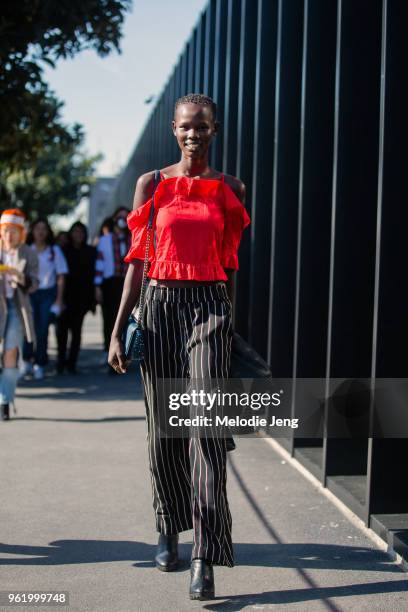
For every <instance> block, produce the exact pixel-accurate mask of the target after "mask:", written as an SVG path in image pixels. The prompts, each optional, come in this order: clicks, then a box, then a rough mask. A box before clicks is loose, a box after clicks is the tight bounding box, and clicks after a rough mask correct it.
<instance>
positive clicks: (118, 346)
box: [108, 334, 129, 374]
mask: <svg viewBox="0 0 408 612" xmlns="http://www.w3.org/2000/svg"><path fill="white" fill-rule="evenodd" d="M108 363H109V365H110V366H111V367H112V368H113V369H114V370H115V372H117V373H118V374H125V373H126V370H127V367H128V365H129V362H128V361H126V359H125V353H124V350H123V342H122V340H121V339H120V338H119V337H118V336H114V335H113V334H112V336H111V341H110V345H109V355H108Z"/></svg>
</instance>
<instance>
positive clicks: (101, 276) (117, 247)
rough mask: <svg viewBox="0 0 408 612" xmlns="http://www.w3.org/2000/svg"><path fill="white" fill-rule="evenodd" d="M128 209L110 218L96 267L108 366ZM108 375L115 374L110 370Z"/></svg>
mask: <svg viewBox="0 0 408 612" xmlns="http://www.w3.org/2000/svg"><path fill="white" fill-rule="evenodd" d="M128 214H129V209H128V208H125V207H123V206H120V207H119V208H117V209H116V210H115V212H114V213H113V215H112V223H113V228H112V232H109V233H105V234H104V235H103V236H101V237H100V239H99V242H98V246H97V260H96V265H95V300H96V302H97V303H98V304H100V305H101V308H102V318H103V342H104V355H103V360H102V363H103V364H105V365H107V361H108V352H109V343H110V338H111V335H112V330H113V326H114V324H115V317H116V313H117V312H118V308H119V304H120V300H121V296H122V291H123V284H124V282H125V275H126V272H127V264H126V262H125V261H124V257H125V255H126V253H127V252H128V250H129V246H130V232H129V230H128V227H127V223H126V218H127V216H128ZM109 372H110V373H111V374H115V372H114V370H112V369H111V368H109Z"/></svg>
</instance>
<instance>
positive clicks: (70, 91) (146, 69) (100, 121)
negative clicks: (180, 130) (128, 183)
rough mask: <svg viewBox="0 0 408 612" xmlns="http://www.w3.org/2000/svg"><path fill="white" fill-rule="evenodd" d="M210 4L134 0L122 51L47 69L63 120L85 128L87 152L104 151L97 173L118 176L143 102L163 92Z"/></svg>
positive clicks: (137, 130) (144, 110) (138, 128)
mask: <svg viewBox="0 0 408 612" xmlns="http://www.w3.org/2000/svg"><path fill="white" fill-rule="evenodd" d="M206 4H207V0H175V2H170V1H169V0H133V6H132V12H130V13H127V14H126V16H125V23H124V26H123V37H122V40H121V44H120V47H121V50H122V53H121V54H118V53H117V52H116V51H114V52H112V53H111V54H110V55H109V56H107V57H105V58H100V57H98V55H97V54H96V52H94V51H84V52H82V53H80V54H78V55H77V56H76V57H75V58H74V59H71V60H60V61H59V63H58V64H57V67H56V68H55V69H54V70H53V69H51V68H47V69H45V70H44V77H45V79H46V80H47V81H48V83H49V84H50V87H51V89H52V90H53V91H54V92H55V93H56V94H57V97H58V98H59V99H61V100H63V101H65V106H64V108H63V112H62V117H63V120H64V121H65V122H66V123H69V124H72V123H75V122H78V123H81V124H82V125H83V126H84V128H85V134H86V143H85V146H86V151H87V153H89V154H92V155H93V154H96V153H99V152H101V153H103V155H104V159H103V161H102V162H101V163H99V165H98V167H97V174H98V176H114V175H115V174H117V173H118V172H119V171H120V169H121V168H123V167H124V166H125V165H126V162H127V160H128V158H129V157H130V154H131V152H132V150H133V149H134V147H135V145H136V143H137V140H138V137H139V136H140V134H141V133H142V131H143V126H144V124H145V122H146V120H147V118H148V116H149V114H150V112H151V110H152V108H153V106H154V102H153V103H152V104H150V105H147V104H145V103H144V101H145V99H146V98H148V97H149V96H152V95H159V94H160V92H161V90H162V87H163V86H164V83H165V81H166V80H167V77H168V76H169V75H170V73H171V71H172V69H173V67H174V65H175V64H176V62H177V59H178V56H179V54H180V52H181V51H182V49H183V47H184V45H185V42H186V41H187V39H188V38H189V36H190V33H191V30H192V28H193V27H194V25H195V24H196V22H197V21H198V18H199V15H200V13H201V11H202V9H203V8H204V7H205V6H206ZM169 129H170V127H169Z"/></svg>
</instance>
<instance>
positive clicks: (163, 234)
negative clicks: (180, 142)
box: [125, 176, 250, 280]
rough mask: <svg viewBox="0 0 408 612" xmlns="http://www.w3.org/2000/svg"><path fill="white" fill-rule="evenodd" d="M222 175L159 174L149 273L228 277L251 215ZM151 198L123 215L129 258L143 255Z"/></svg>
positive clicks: (159, 276) (160, 276) (164, 276)
mask: <svg viewBox="0 0 408 612" xmlns="http://www.w3.org/2000/svg"><path fill="white" fill-rule="evenodd" d="M223 179H224V176H223V177H222V180H219V179H194V178H190V177H187V176H175V177H170V178H162V180H161V181H160V183H159V184H158V186H157V188H156V194H155V199H154V203H155V213H154V217H153V230H155V232H156V247H154V244H153V240H151V242H150V248H149V262H150V268H149V271H148V273H147V276H148V277H149V278H157V279H171V278H173V279H180V280H227V278H228V277H227V275H226V273H225V271H224V268H232V269H234V270H238V269H239V266H238V253H237V251H238V247H239V243H240V241H241V235H242V232H243V230H244V229H245V228H246V227H247V226H248V225H249V223H250V217H249V215H248V213H247V211H246V209H245V207H244V206H243V204H242V202H241V201H240V200H239V199H238V198H237V196H236V195H235V194H234V192H233V191H232V189H231V187H230V186H229V185H228V184H227V183H226V182H225V181H224V180H223ZM151 203H152V198H149V200H147V201H146V202H145V203H144V204H142V205H141V206H139V208H137V209H136V210H133V211H132V212H130V213H129V215H128V217H127V222H128V227H129V229H130V230H131V232H132V244H131V247H130V250H129V252H128V254H127V255H126V257H125V261H126V262H128V263H130V262H131V261H132V260H133V259H144V256H145V249H146V236H147V222H148V219H149V213H150V207H151ZM152 238H153V236H152Z"/></svg>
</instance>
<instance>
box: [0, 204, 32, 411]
mask: <svg viewBox="0 0 408 612" xmlns="http://www.w3.org/2000/svg"><path fill="white" fill-rule="evenodd" d="M25 236H26V231H25V215H24V213H23V212H22V211H21V210H19V209H10V210H5V211H4V212H3V214H2V215H1V218H0V342H1V344H2V351H1V353H2V355H1V356H2V363H1V367H2V370H1V375H0V405H1V413H0V414H1V419H2V420H8V419H9V418H10V409H9V406H10V404H11V403H14V394H15V389H16V385H17V379H18V367H17V365H18V360H19V356H20V354H21V350H22V344H23V338H24V336H25V337H26V339H27V340H28V342H32V343H34V342H35V331H34V322H33V317H32V310H31V303H30V299H29V293H30V292H32V291H35V290H36V288H37V286H38V258H37V255H36V254H35V253H34V252H33V251H32V250H31V249H30V248H29V247H28V246H27V245H26V244H24V240H25Z"/></svg>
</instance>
